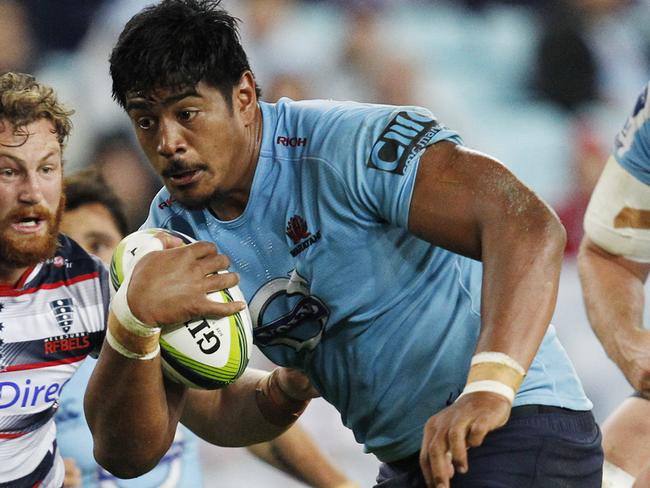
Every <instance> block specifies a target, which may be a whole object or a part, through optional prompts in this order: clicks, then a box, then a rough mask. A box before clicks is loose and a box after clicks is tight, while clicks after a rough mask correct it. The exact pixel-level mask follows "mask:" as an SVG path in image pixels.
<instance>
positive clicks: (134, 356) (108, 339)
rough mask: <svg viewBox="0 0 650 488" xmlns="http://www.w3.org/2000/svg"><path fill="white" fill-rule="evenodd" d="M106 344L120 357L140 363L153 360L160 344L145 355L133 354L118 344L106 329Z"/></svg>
mask: <svg viewBox="0 0 650 488" xmlns="http://www.w3.org/2000/svg"><path fill="white" fill-rule="evenodd" d="M106 342H108V345H109V346H111V348H113V350H115V351H117V352H119V353H120V354H121V355H122V356H125V357H127V358H129V359H139V360H141V361H147V360H149V359H153V358H155V357H156V356H157V355H158V354H159V353H160V344H157V345H156V349H154V350H153V351H151V352H148V353H146V354H139V353H137V352H133V351H131V350H130V349H127V348H126V347H124V346H123V345H122V344H120V342H119V341H118V340H117V339H116V338H115V337H114V336H113V334H111V330H110V329H108V328H107V329H106Z"/></svg>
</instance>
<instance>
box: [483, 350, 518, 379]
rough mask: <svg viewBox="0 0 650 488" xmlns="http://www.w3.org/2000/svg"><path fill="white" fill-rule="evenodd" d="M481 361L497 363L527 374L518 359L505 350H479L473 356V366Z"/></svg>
mask: <svg viewBox="0 0 650 488" xmlns="http://www.w3.org/2000/svg"><path fill="white" fill-rule="evenodd" d="M481 363H497V364H503V365H504V366H508V367H509V368H512V369H514V370H515V371H516V372H517V373H519V374H520V375H522V376H526V370H525V369H524V368H523V367H522V366H521V364H519V363H518V362H517V361H515V360H514V359H512V358H511V357H510V356H508V355H507V354H505V353H503V352H492V351H490V352H479V353H478V354H475V355H474V357H472V362H471V366H474V365H475V364H481Z"/></svg>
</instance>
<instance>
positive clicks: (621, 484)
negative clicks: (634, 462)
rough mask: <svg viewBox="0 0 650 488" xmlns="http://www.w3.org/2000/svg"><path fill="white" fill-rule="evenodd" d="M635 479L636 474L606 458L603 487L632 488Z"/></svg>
mask: <svg viewBox="0 0 650 488" xmlns="http://www.w3.org/2000/svg"><path fill="white" fill-rule="evenodd" d="M634 481H635V478H634V476H632V475H631V474H630V473H628V472H627V471H624V470H622V469H621V468H619V467H618V466H616V465H615V464H612V463H610V462H609V461H607V460H606V459H605V462H604V463H603V486H602V488H632V485H633V484H634Z"/></svg>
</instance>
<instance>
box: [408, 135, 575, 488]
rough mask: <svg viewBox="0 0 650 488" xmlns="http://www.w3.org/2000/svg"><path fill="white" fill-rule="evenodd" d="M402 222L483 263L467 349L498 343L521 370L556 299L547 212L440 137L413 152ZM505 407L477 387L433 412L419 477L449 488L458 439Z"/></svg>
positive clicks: (489, 164) (491, 165)
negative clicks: (477, 314) (473, 336)
mask: <svg viewBox="0 0 650 488" xmlns="http://www.w3.org/2000/svg"><path fill="white" fill-rule="evenodd" d="M409 228H410V230H411V231H412V232H413V233H415V234H416V235H418V236H420V237H421V238H423V239H426V240H427V241H429V242H431V243H432V244H435V245H438V246H442V247H445V248H447V249H450V250H452V251H454V252H457V253H460V254H463V255H465V256H469V257H472V258H474V259H480V260H481V261H482V262H483V287H482V297H481V300H482V302H481V332H480V336H479V340H478V344H477V347H476V352H477V353H478V352H484V351H494V352H500V353H503V354H505V355H507V356H509V357H510V358H512V359H513V360H514V361H516V363H518V364H519V365H521V366H522V367H523V369H524V370H525V369H527V368H528V367H529V366H530V364H531V362H532V360H533V358H534V356H535V354H536V352H537V350H538V348H539V345H540V343H541V340H542V338H543V336H544V333H545V332H546V330H547V328H548V324H549V322H550V320H551V316H552V314H553V310H554V307H555V301H556V298H557V290H558V282H559V275H560V267H561V263H562V256H563V250H564V245H565V240H566V237H565V232H564V229H563V227H562V225H561V224H560V222H559V220H558V219H557V217H556V215H555V214H554V213H553V211H552V210H551V209H550V208H549V207H548V206H547V205H546V204H545V203H544V202H543V201H542V200H540V198H539V197H537V196H536V195H535V194H534V193H533V192H532V191H531V190H530V189H529V188H527V187H526V186H525V185H524V184H523V183H521V182H520V181H519V180H517V178H516V177H515V176H514V175H513V174H512V173H511V172H510V171H508V170H507V169H506V168H505V167H504V166H503V165H501V164H500V163H499V162H498V161H496V160H494V159H493V158H490V157H488V156H485V155H483V154H481V153H478V152H475V151H472V150H469V149H467V148H464V147H461V146H457V145H454V144H451V143H448V142H442V143H438V144H435V145H433V146H431V147H430V148H429V149H427V151H426V152H425V153H424V154H423V156H422V160H421V162H420V165H419V168H418V174H417V179H416V183H415V189H414V194H413V198H412V202H411V209H410V217H409ZM522 379H523V376H522V377H521V378H518V379H517V381H518V382H520V381H521V380H522ZM518 386H519V384H518V383H517V384H516V385H514V384H513V389H516V387H518ZM510 407H511V401H509V400H508V399H506V398H505V397H504V396H502V395H499V394H496V393H493V392H485V391H481V392H476V393H472V394H469V395H464V396H463V397H462V398H460V399H459V400H458V401H457V402H456V403H454V404H453V405H452V406H450V407H448V408H446V409H445V410H443V411H442V412H440V413H439V414H438V415H435V416H433V417H432V418H431V419H430V420H429V421H428V423H427V425H426V427H425V433H424V440H423V444H422V450H421V455H420V462H421V465H422V468H423V473H424V476H425V479H426V481H427V483H428V484H429V485H430V486H434V483H436V486H438V484H440V486H445V487H448V486H449V478H450V477H451V475H452V473H453V469H452V467H451V465H450V463H449V461H450V460H451V461H452V462H453V464H454V465H455V466H456V468H457V469H459V470H460V471H465V470H466V469H467V454H466V450H467V448H469V447H473V446H478V445H480V444H481V443H482V442H483V439H484V437H485V435H486V434H487V433H488V432H489V431H491V430H494V429H495V428H497V427H500V426H501V425H503V424H504V423H505V422H506V421H507V419H508V416H509V413H510ZM448 452H451V459H450V458H449V457H448V454H447V453H448Z"/></svg>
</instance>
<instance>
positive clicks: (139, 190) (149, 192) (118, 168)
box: [91, 131, 162, 232]
mask: <svg viewBox="0 0 650 488" xmlns="http://www.w3.org/2000/svg"><path fill="white" fill-rule="evenodd" d="M91 161H92V165H93V166H95V167H96V168H97V169H98V171H99V172H100V174H101V175H102V177H103V178H104V180H105V181H106V183H107V184H108V186H110V187H111V189H112V190H113V191H114V192H115V194H116V195H117V197H118V199H119V200H120V201H121V202H122V203H123V205H124V211H125V213H126V217H127V221H128V225H129V232H131V231H134V230H136V229H137V228H139V227H140V225H141V224H142V222H144V220H145V218H146V217H147V213H148V211H149V208H148V205H149V202H151V200H152V199H153V197H154V195H155V194H156V193H157V191H158V190H159V189H160V187H161V186H162V184H161V183H160V181H159V180H158V178H157V177H156V175H155V174H154V173H153V172H152V171H151V169H150V168H149V165H148V164H147V163H146V162H145V160H144V155H143V154H142V151H141V150H140V148H139V146H138V145H137V144H135V143H134V141H133V139H132V137H131V135H130V134H129V133H125V132H122V131H117V132H111V133H108V134H103V135H101V136H100V137H98V139H97V143H96V145H95V153H94V156H93V158H92V159H91Z"/></svg>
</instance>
